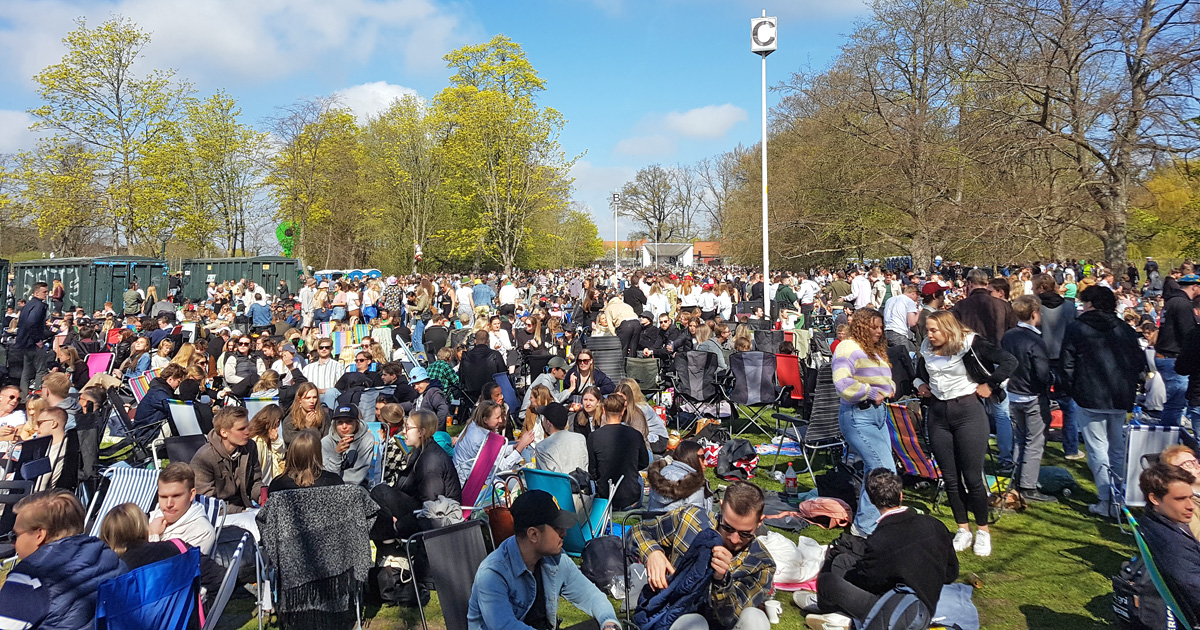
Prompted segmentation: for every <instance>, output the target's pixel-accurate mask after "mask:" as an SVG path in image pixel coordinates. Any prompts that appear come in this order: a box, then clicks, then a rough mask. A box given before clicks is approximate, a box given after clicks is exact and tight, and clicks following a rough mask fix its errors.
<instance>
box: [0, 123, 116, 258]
mask: <svg viewBox="0 0 1200 630" xmlns="http://www.w3.org/2000/svg"><path fill="white" fill-rule="evenodd" d="M97 168H98V164H97V163H96V161H95V159H94V158H93V156H92V154H91V153H89V152H88V151H87V149H85V148H84V147H82V146H81V145H79V144H63V143H61V142H59V141H58V140H57V139H54V138H50V139H46V140H43V141H41V142H39V143H38V147H37V150H35V151H26V152H21V153H19V154H17V155H16V156H15V158H14V164H13V168H12V169H11V170H10V171H9V172H8V175H7V177H6V178H4V179H7V180H8V182H9V183H8V185H7V186H5V188H6V189H7V192H6V194H5V195H4V196H3V197H0V210H2V209H7V210H8V211H9V212H10V213H11V215H12V217H13V218H14V219H17V220H28V221H29V222H30V223H31V224H32V226H33V227H35V228H36V229H37V231H38V235H39V236H40V237H42V238H44V239H48V241H49V248H48V249H49V250H50V251H52V252H55V253H57V254H58V255H60V256H77V255H80V254H81V253H82V252H81V251H80V250H81V248H82V246H83V245H85V244H87V243H88V241H89V240H90V239H91V236H92V234H93V232H94V231H95V230H96V226H97V225H98V224H100V223H101V219H102V218H103V216H104V203H103V191H102V190H101V189H100V187H99V186H98V185H97V179H96V170H97Z"/></svg>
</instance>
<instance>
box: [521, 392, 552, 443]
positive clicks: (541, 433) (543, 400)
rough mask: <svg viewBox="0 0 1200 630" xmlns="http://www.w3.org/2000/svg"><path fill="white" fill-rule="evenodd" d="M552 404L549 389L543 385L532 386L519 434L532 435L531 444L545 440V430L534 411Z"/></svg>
mask: <svg viewBox="0 0 1200 630" xmlns="http://www.w3.org/2000/svg"><path fill="white" fill-rule="evenodd" d="M551 402H554V397H553V396H551V395H550V388H549V387H546V386H545V385H534V386H533V389H531V390H530V394H529V408H527V409H526V410H525V422H524V423H522V425H521V434H522V435H524V434H525V432H532V433H533V444H537V443H538V442H541V441H542V440H544V439H546V429H545V428H544V427H542V419H541V417H540V416H538V412H537V411H536V410H537V408H538V407H541V406H542V405H548V404H550V403H551Z"/></svg>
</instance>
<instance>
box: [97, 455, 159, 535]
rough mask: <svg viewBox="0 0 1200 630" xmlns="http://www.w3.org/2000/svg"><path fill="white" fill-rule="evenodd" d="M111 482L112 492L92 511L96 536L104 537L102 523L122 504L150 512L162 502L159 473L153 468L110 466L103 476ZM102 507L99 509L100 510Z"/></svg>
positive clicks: (109, 486) (108, 492)
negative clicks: (157, 503)
mask: <svg viewBox="0 0 1200 630" xmlns="http://www.w3.org/2000/svg"><path fill="white" fill-rule="evenodd" d="M101 476H103V477H107V478H108V479H109V484H108V490H106V491H105V492H104V496H103V498H101V500H100V501H92V504H91V506H89V508H88V517H87V522H89V523H91V524H92V526H91V528H90V529H89V530H88V531H89V533H90V534H91V535H92V536H99V535H100V523H101V522H102V521H103V520H104V516H105V515H106V514H108V512H109V510H112V509H113V508H114V507H116V506H118V505H120V504H122V503H134V504H136V505H137V506H138V507H140V508H142V511H143V512H146V513H149V512H150V510H152V509H154V504H155V503H156V502H157V500H158V471H157V470H154V469H153V468H133V467H131V466H127V465H125V466H123V465H119V464H118V465H116V466H110V467H109V468H108V470H105V471H104V472H103V473H102V475H101ZM97 506H99V507H97Z"/></svg>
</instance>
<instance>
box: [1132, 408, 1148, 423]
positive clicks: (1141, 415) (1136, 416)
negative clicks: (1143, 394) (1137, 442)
mask: <svg viewBox="0 0 1200 630" xmlns="http://www.w3.org/2000/svg"><path fill="white" fill-rule="evenodd" d="M1133 423H1134V424H1146V413H1145V412H1144V411H1142V406H1141V405H1134V406H1133Z"/></svg>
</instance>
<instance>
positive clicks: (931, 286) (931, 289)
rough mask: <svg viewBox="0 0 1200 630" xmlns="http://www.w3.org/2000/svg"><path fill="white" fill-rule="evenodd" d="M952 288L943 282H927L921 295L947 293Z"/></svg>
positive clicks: (922, 287)
mask: <svg viewBox="0 0 1200 630" xmlns="http://www.w3.org/2000/svg"><path fill="white" fill-rule="evenodd" d="M949 288H950V287H949V286H947V285H944V284H942V283H941V282H926V283H925V284H924V285H922V286H921V295H933V294H935V293H937V292H939V291H945V290H946V289H949Z"/></svg>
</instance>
